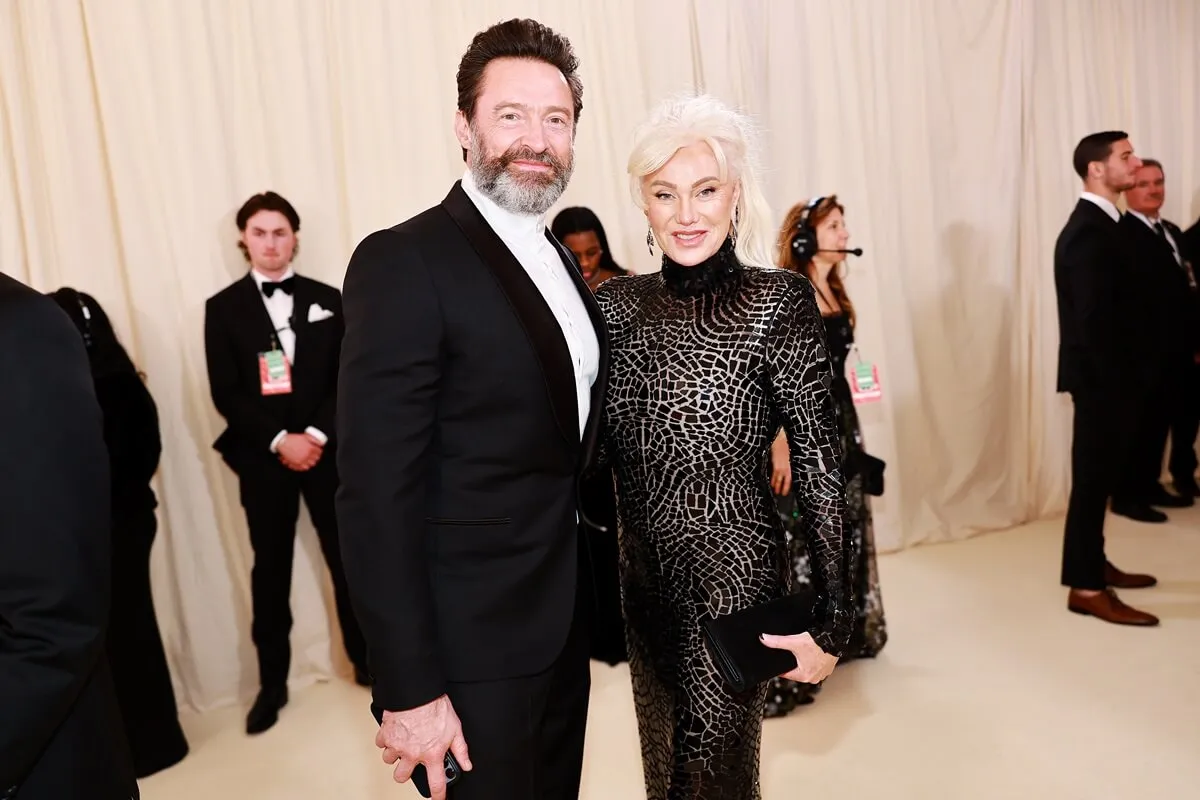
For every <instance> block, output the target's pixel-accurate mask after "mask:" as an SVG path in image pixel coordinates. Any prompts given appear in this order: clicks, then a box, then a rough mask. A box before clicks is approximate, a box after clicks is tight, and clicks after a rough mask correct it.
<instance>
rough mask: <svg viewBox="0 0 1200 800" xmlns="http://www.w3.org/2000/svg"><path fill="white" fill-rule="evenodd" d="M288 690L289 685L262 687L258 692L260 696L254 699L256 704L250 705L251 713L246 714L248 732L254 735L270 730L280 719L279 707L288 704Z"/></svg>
mask: <svg viewBox="0 0 1200 800" xmlns="http://www.w3.org/2000/svg"><path fill="white" fill-rule="evenodd" d="M287 701H288V691H287V687H286V686H284V687H282V688H278V689H275V688H272V689H262V690H261V691H259V693H258V698H257V699H256V700H255V701H254V705H253V706H251V707H250V713H249V714H247V715H246V733H248V734H250V735H251V736H253V735H254V734H256V733H262V732H263V731H265V730H268V729H269V728H270V727H271V726H272V725H274V724H275V723H276V722H278V721H279V709H281V708H283V707H284V706H286V705H287Z"/></svg>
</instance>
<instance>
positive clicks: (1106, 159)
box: [1054, 131, 1158, 625]
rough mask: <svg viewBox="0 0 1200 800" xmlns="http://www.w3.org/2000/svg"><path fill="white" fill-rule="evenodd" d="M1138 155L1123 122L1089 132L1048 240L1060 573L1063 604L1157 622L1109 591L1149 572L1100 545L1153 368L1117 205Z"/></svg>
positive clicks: (1103, 615)
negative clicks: (1064, 421) (1061, 454)
mask: <svg viewBox="0 0 1200 800" xmlns="http://www.w3.org/2000/svg"><path fill="white" fill-rule="evenodd" d="M1141 165H1142V162H1141V161H1140V160H1139V159H1138V157H1137V156H1136V155H1134V152H1133V145H1132V144H1130V142H1129V137H1128V135H1127V134H1125V133H1124V132H1122V131H1105V132H1102V133H1093V134H1090V135H1089V136H1085V137H1084V138H1083V139H1082V140H1081V141H1080V142H1079V144H1078V145H1077V146H1076V148H1075V156H1074V167H1075V172H1076V174H1077V175H1079V177H1080V179H1081V180H1082V181H1083V193H1082V194H1081V196H1080V199H1079V202H1078V203H1077V204H1076V206H1075V210H1074V211H1073V212H1072V213H1071V216H1070V218H1069V219H1068V220H1067V224H1066V225H1065V226H1064V227H1063V230H1062V233H1060V234H1059V236H1058V241H1057V242H1056V243H1055V246H1054V285H1055V292H1056V294H1057V297H1058V326H1059V350H1058V391H1060V392H1068V393H1070V395H1071V399H1072V400H1073V401H1074V404H1075V419H1074V428H1073V432H1072V441H1071V496H1070V500H1069V501H1068V505H1067V520H1066V528H1065V531H1064V536H1063V561H1062V583H1063V585H1064V586H1067V587H1068V588H1069V590H1070V591H1069V592H1068V595H1067V608H1068V609H1069V610H1071V611H1073V612H1075V613H1077V614H1088V615H1091V616H1094V617H1097V618H1099V619H1102V620H1104V621H1105V622H1111V623H1114V624H1118V625H1157V624H1158V619H1157V618H1156V617H1154V616H1153V615H1151V614H1147V613H1145V612H1143V611H1139V610H1137V609H1135V608H1131V607H1129V606H1128V605H1126V604H1125V603H1124V602H1122V601H1121V599H1120V598H1119V597H1117V595H1116V592H1115V591H1114V589H1136V588H1142V587H1147V586H1153V585H1154V584H1155V583H1156V581H1155V579H1154V578H1153V577H1152V576H1150V575H1135V574H1130V573H1126V572H1122V571H1121V570H1119V569H1117V568H1116V567H1115V566H1113V564H1112V563H1110V562H1109V561H1108V560H1107V559H1106V558H1105V553H1104V517H1105V513H1106V510H1107V506H1108V502H1109V500H1110V499H1111V498H1112V496H1113V493H1114V491H1115V490H1117V489H1118V488H1119V486H1120V480H1121V467H1122V465H1123V464H1124V463H1126V462H1127V461H1128V459H1129V456H1130V444H1131V442H1132V438H1133V436H1134V434H1135V426H1134V419H1135V415H1136V413H1137V410H1138V409H1139V408H1140V407H1141V406H1142V403H1143V397H1142V393H1143V391H1144V386H1145V384H1146V382H1147V379H1148V377H1149V371H1148V367H1147V363H1146V357H1145V356H1146V348H1147V345H1148V342H1149V337H1148V334H1147V331H1146V329H1145V325H1144V321H1145V318H1146V313H1147V308H1148V302H1147V300H1146V299H1145V298H1144V297H1143V296H1142V293H1141V291H1140V287H1141V286H1142V285H1143V284H1142V283H1140V282H1139V276H1138V274H1137V271H1136V268H1135V266H1134V260H1133V254H1132V252H1131V248H1130V246H1129V243H1128V237H1127V236H1125V235H1124V234H1123V232H1122V230H1121V225H1120V219H1121V212H1120V211H1118V210H1117V205H1116V202H1117V199H1118V198H1119V197H1120V195H1121V192H1123V191H1125V190H1127V189H1130V188H1132V187H1133V185H1134V175H1135V174H1136V173H1137V170H1138V168H1139V167H1141Z"/></svg>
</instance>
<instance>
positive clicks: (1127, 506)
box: [1112, 503, 1167, 523]
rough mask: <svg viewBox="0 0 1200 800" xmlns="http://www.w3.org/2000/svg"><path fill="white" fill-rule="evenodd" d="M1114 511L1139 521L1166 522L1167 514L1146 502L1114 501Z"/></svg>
mask: <svg viewBox="0 0 1200 800" xmlns="http://www.w3.org/2000/svg"><path fill="white" fill-rule="evenodd" d="M1112 512H1113V513H1114V514H1120V515H1121V516H1122V517H1129V518H1130V519H1132V520H1136V521H1138V522H1154V523H1158V522H1166V521H1167V515H1166V514H1164V513H1162V512H1161V511H1159V510H1158V509H1156V508H1151V507H1150V506H1148V505H1146V504H1145V503H1113V505H1112Z"/></svg>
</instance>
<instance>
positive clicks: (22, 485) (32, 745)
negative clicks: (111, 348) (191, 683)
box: [0, 274, 138, 800]
mask: <svg viewBox="0 0 1200 800" xmlns="http://www.w3.org/2000/svg"><path fill="white" fill-rule="evenodd" d="M0 376H3V385H4V388H3V390H2V391H0V442H2V443H3V444H0V475H3V476H4V479H3V480H0V509H2V510H0V798H2V799H3V800H10V799H14V800H130V798H137V797H138V787H137V782H136V780H135V779H134V773H133V763H132V761H131V759H130V755H129V747H128V744H127V742H126V740H125V731H124V729H123V725H122V723H121V712H120V709H119V708H118V707H117V698H116V693H115V690H114V689H113V683H112V678H111V676H110V674H109V670H108V661H107V658H106V657H105V654H104V637H105V631H106V629H107V626H108V610H109V599H110V597H111V593H110V583H111V577H112V561H111V553H110V549H111V541H110V530H109V528H110V524H109V502H110V497H109V475H108V451H107V450H106V449H105V445H104V422H103V419H102V416H101V413H100V406H99V404H98V403H97V401H96V394H95V389H94V384H93V381H92V372H91V368H90V366H89V364H88V357H87V354H86V352H85V350H84V346H83V341H82V340H81V339H80V337H79V331H78V330H76V328H75V326H74V325H73V324H72V323H71V321H70V320H69V319H68V318H67V316H66V315H65V314H63V312H62V309H60V308H59V307H58V305H57V304H55V302H54V301H53V300H51V299H50V298H48V297H45V296H44V295H42V294H40V293H38V292H35V291H34V290H32V289H30V288H29V287H27V286H25V285H23V284H21V283H18V282H17V281H15V280H13V279H12V278H9V277H8V276H6V275H3V274H0Z"/></svg>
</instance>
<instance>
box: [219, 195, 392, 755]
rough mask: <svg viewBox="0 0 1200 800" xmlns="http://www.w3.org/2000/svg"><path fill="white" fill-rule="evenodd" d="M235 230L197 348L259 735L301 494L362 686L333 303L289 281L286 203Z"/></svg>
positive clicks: (291, 218) (283, 645)
mask: <svg viewBox="0 0 1200 800" xmlns="http://www.w3.org/2000/svg"><path fill="white" fill-rule="evenodd" d="M237 226H238V230H239V231H240V232H241V240H240V242H239V246H240V247H241V249H242V252H243V253H244V254H245V256H246V259H247V261H249V262H250V272H249V273H248V274H247V275H246V276H245V277H244V278H242V279H241V280H238V281H236V282H234V283H233V284H232V285H230V286H229V287H227V288H225V289H223V290H222V291H220V292H218V293H217V294H216V295H214V296H213V297H211V298H209V300H208V303H207V305H206V307H205V312H204V349H205V355H206V357H207V361H208V381H209V388H210V390H211V392H212V398H213V404H214V405H215V406H216V407H217V411H219V412H220V413H221V416H223V417H224V418H225V420H226V422H227V423H228V427H227V428H226V429H225V431H224V432H223V433H222V434H221V436H220V437H219V438H218V439H217V441H216V443H215V444H214V445H213V446H214V447H215V448H216V449H217V451H218V452H220V453H221V456H222V457H223V458H224V459H225V462H226V463H227V464H228V465H229V467H230V468H231V469H232V470H233V471H234V472H235V473H237V476H238V482H239V485H240V495H241V502H242V508H243V509H245V512H246V522H247V524H248V526H249V529H250V545H251V547H252V548H253V549H254V569H253V571H252V572H251V576H250V592H251V595H252V600H253V613H254V621H253V624H252V628H251V633H252V637H253V639H254V646H255V648H256V649H257V651H258V670H259V679H260V686H261V689H260V691H259V695H258V698H257V700H255V702H254V706H253V707H252V708H251V709H250V713H249V715H248V716H247V718H246V731H247V733H261V732H262V731H265V730H267V729H268V728H270V727H271V726H272V725H274V724H275V722H276V720H277V719H278V715H279V709H281V708H282V707H283V706H284V705H285V704H286V703H287V699H288V697H287V675H288V667H289V665H290V663H291V646H290V644H289V641H288V639H289V634H290V632H291V627H292V614H291V608H290V606H289V595H290V592H291V586H292V558H293V553H294V547H295V540H296V520H297V518H298V516H299V513H300V497H301V496H303V497H304V503H305V505H306V506H307V507H308V513H309V516H310V517H311V518H312V521H313V527H315V528H316V530H317V537H318V538H319V540H320V542H321V552H322V553H323V554H324V556H325V561H326V563H327V564H328V565H329V572H330V574H331V576H332V578H333V593H334V600H335V603H336V605H337V615H338V621H339V623H340V624H341V628H342V640H343V643H344V644H345V647H346V653H347V655H348V656H349V657H350V661H351V663H352V664H353V665H354V671H355V680H356V681H357V682H358V683H359V684H360V685H364V686H365V685H367V684H368V683H369V677H368V674H367V666H366V651H365V645H364V644H363V640H362V633H361V631H360V630H359V627H358V623H357V621H356V620H355V618H354V613H353V611H352V609H351V606H350V602H349V599H348V595H347V593H346V580H345V576H344V573H343V571H342V560H341V550H340V548H339V547H338V526H337V516H336V513H335V511H334V495H335V493H336V491H337V485H338V473H337V465H336V461H335V453H336V448H337V441H338V437H337V430H336V426H335V421H334V417H335V413H334V410H335V407H336V397H337V377H338V360H339V358H340V354H341V344H342V334H343V332H344V330H345V327H344V323H343V320H342V301H341V296H340V294H339V293H338V290H337V289H335V288H333V287H332V286H329V285H327V284H324V283H320V282H319V281H315V280H312V279H310V278H305V277H303V276H301V275H296V274H295V272H294V271H293V269H292V259H293V258H294V257H295V255H296V249H297V238H296V234H297V232H298V231H299V230H300V217H299V215H298V214H297V213H296V210H295V209H294V208H293V207H292V204H291V203H289V202H288V201H287V200H285V199H284V198H282V197H280V196H279V195H278V194H275V193H274V192H266V193H264V194H257V195H254V196H253V197H251V198H250V199H249V200H247V201H246V203H245V204H244V205H243V206H242V208H241V209H240V210H239V211H238V213H237Z"/></svg>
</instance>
